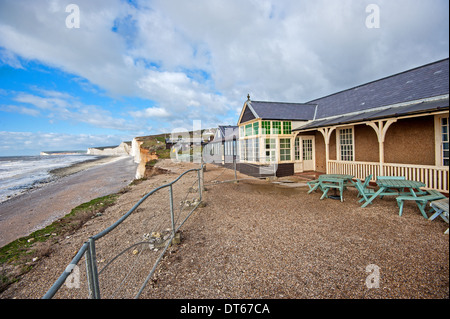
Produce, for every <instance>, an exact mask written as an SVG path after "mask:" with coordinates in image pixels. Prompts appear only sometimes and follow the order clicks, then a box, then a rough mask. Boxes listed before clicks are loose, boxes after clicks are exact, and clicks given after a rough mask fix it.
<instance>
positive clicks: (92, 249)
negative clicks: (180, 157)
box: [42, 164, 203, 299]
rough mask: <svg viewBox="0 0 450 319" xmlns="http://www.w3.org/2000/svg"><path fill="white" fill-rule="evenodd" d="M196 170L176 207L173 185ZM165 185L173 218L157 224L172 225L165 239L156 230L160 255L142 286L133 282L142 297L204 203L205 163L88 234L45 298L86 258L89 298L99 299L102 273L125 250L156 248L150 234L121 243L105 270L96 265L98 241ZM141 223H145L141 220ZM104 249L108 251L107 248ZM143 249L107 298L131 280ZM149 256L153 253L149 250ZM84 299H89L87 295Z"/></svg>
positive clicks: (49, 297) (144, 197)
mask: <svg viewBox="0 0 450 319" xmlns="http://www.w3.org/2000/svg"><path fill="white" fill-rule="evenodd" d="M195 172H197V176H194V177H191V180H193V182H192V184H191V185H186V183H185V182H183V181H182V182H180V184H183V186H184V187H185V188H186V186H188V187H187V189H188V191H187V193H186V194H185V196H184V197H183V196H181V197H180V196H178V195H177V196H178V197H177V198H176V200H178V201H179V202H180V207H179V208H178V209H177V208H176V201H175V196H174V193H175V192H174V187H177V186H176V185H175V184H176V183H177V182H178V181H180V180H182V177H184V176H186V175H187V174H188V173H194V174H195ZM186 179H187V178H186ZM195 184H198V190H196V191H197V192H198V197H197V198H196V199H195V200H192V201H188V200H187V196H188V194H189V193H190V192H191V191H192V189H193V187H194V186H195ZM189 186H190V187H189ZM165 188H168V189H169V192H168V199H169V206H170V220H169V218H168V216H167V218H166V219H164V220H163V222H160V223H159V224H160V225H158V227H163V224H167V223H169V225H168V226H169V227H167V228H166V231H167V234H165V236H164V240H162V238H163V235H164V234H161V232H154V233H156V234H157V235H158V236H156V237H158V239H161V241H160V243H159V248H160V249H159V250H157V249H154V250H157V251H158V252H159V255H157V254H156V255H154V254H153V255H152V256H154V257H152V258H150V260H151V262H153V267H152V268H151V270H150V271H149V272H148V273H147V272H145V274H146V277H145V279H144V280H143V281H141V283H140V286H139V285H138V284H137V285H136V284H135V283H133V285H132V286H133V287H140V288H139V291H138V292H137V293H136V294H134V292H133V294H134V298H139V297H140V296H141V294H142V292H143V290H144V288H145V287H146V285H147V284H148V282H149V280H150V279H151V277H152V276H153V274H154V273H155V270H156V268H157V266H158V264H159V262H160V261H161V259H162V258H163V256H164V254H165V253H166V251H167V249H168V248H169V246H170V245H171V243H172V242H173V239H174V238H175V236H176V234H177V232H178V231H179V229H180V228H181V226H182V225H183V224H184V223H185V222H186V220H187V219H188V218H189V217H190V216H191V214H192V213H193V212H194V211H195V209H196V208H197V207H198V206H199V205H200V203H201V202H202V189H203V164H202V165H201V167H200V168H195V169H190V170H187V171H185V172H183V173H182V174H180V175H179V176H178V177H177V178H176V179H174V180H173V181H172V182H170V183H167V184H165V185H162V186H159V187H156V188H154V189H153V190H152V191H150V192H149V193H147V194H146V195H144V196H143V197H142V198H141V199H140V200H139V201H138V202H137V203H136V204H135V205H134V206H133V207H132V208H131V209H130V210H129V211H128V212H127V213H126V214H124V215H123V216H122V217H121V218H119V219H118V220H117V221H116V222H115V223H114V224H112V225H111V226H110V227H108V228H107V229H105V230H103V231H101V232H100V233H98V234H96V235H94V236H91V237H89V239H88V240H87V241H86V242H84V243H83V245H82V246H81V248H80V249H79V250H78V252H77V253H76V255H75V257H73V259H72V261H71V262H70V263H69V265H68V266H67V267H66V268H65V270H64V271H63V273H62V274H61V275H60V276H59V278H58V279H57V280H56V281H55V283H54V284H53V285H52V287H51V288H50V289H49V290H48V291H47V293H46V294H45V295H44V296H43V297H42V298H43V299H51V298H53V297H54V296H55V294H56V293H57V292H58V291H60V288H61V287H63V285H64V284H65V283H66V280H67V279H68V278H69V276H70V275H71V274H72V272H73V271H74V269H79V268H78V264H79V263H80V261H81V260H82V259H83V258H84V260H85V264H86V269H85V271H86V273H85V275H86V284H87V288H88V294H89V298H92V299H100V297H101V291H103V290H102V288H101V285H102V284H103V281H104V280H103V279H102V280H100V279H99V275H102V276H103V274H104V273H106V272H107V270H108V269H109V267H110V266H111V265H112V264H113V263H114V262H117V261H118V260H119V259H120V257H122V256H124V255H126V252H128V251H130V250H131V249H136V247H139V246H144V247H147V248H148V250H149V251H150V252H151V253H152V251H153V250H152V249H151V248H153V247H154V245H155V241H154V240H152V239H150V237H151V236H150V233H149V234H148V236H147V237H146V238H144V240H143V241H142V240H140V241H137V242H134V243H132V244H131V245H128V246H127V247H126V248H123V245H122V247H121V249H122V250H121V251H120V253H117V252H114V254H115V255H114V256H113V257H112V256H110V257H111V259H110V261H109V262H108V263H106V265H105V266H104V267H103V269H101V270H100V271H98V269H97V266H98V264H99V261H98V252H96V249H97V241H98V240H99V239H101V238H104V237H105V236H106V235H108V234H110V233H111V232H112V231H113V230H114V229H115V228H116V227H118V226H120V225H121V224H122V223H123V222H124V221H125V220H127V219H128V218H129V217H130V216H131V215H132V214H133V213H139V214H141V213H142V212H138V207H140V206H141V205H143V203H144V202H145V201H146V200H147V199H148V198H149V197H150V196H152V195H154V196H156V195H157V193H159V191H161V190H162V189H165ZM178 190H179V192H178V193H181V188H180V189H178ZM185 202H189V205H184V203H185ZM184 208H187V211H186V212H185V213H183V214H182V213H181V212H182V211H183V209H184ZM149 210H151V207H150V208H149V209H148V210H147V211H149ZM176 210H178V214H177V216H176V215H175V211H176ZM164 215H166V214H164ZM150 217H152V216H150ZM153 217H154V216H153ZM164 217H165V216H164ZM140 224H142V223H140ZM133 225H136V224H133ZM144 226H147V230H148V228H149V227H148V225H144ZM166 226H167V225H166ZM136 227H137V226H136ZM152 227H153V226H152ZM155 227H156V226H155ZM155 229H156V228H155ZM153 239H154V238H153ZM115 241H117V242H120V243H121V244H122V243H123V242H124V240H123V238H119V239H116V240H115ZM105 250H107V249H105ZM135 251H137V250H133V253H134V252H135ZM142 251H143V250H140V251H139V253H136V255H137V257H136V259H134V261H133V265H132V267H130V268H128V269H126V271H125V274H124V275H123V277H122V279H117V278H114V279H115V287H114V288H113V289H110V290H113V291H114V292H113V293H112V294H111V296H108V298H110V297H114V296H115V295H116V293H117V291H119V290H120V289H121V288H123V287H124V283H125V281H126V280H130V279H129V278H130V274H131V273H133V271H134V270H135V266H136V264H137V260H138V259H137V258H138V257H139V256H141V252H142ZM109 253H110V252H109ZM104 255H105V252H103V254H102V256H104ZM148 255H150V253H149V254H148ZM151 262H150V263H149V262H145V264H146V265H151V264H152V263H151ZM142 264H144V263H142ZM118 268H124V267H123V266H122V265H119V267H118ZM141 272H142V271H141ZM113 277H118V276H113ZM142 278H144V276H142ZM142 278H141V279H142ZM105 281H106V278H105ZM84 298H86V296H85V297H84Z"/></svg>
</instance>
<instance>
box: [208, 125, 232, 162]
mask: <svg viewBox="0 0 450 319" xmlns="http://www.w3.org/2000/svg"><path fill="white" fill-rule="evenodd" d="M238 140H239V132H238V127H237V126H235V125H234V126H233V125H219V126H218V128H217V129H216V131H215V134H214V137H213V139H212V140H211V141H210V142H209V143H207V144H206V145H205V146H204V147H203V158H204V161H205V162H207V163H215V164H221V165H225V166H230V165H229V164H232V163H234V162H235V161H237V162H238V161H239V159H238V158H237V147H238V145H237V142H238Z"/></svg>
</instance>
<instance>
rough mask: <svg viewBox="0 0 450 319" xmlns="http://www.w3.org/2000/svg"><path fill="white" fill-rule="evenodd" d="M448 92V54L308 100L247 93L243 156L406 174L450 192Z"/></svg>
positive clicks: (283, 168) (284, 169)
mask: <svg viewBox="0 0 450 319" xmlns="http://www.w3.org/2000/svg"><path fill="white" fill-rule="evenodd" d="M448 93H449V59H448V58H447V59H443V60H440V61H437V62H434V63H430V64H426V65H423V66H421V67H417V68H414V69H411V70H408V71H405V72H402V73H398V74H395V75H392V76H389V77H386V78H382V79H380V80H377V81H373V82H369V83H366V84H362V85H359V86H356V87H354V88H350V89H347V90H344V91H341V92H337V93H334V94H331V95H328V96H325V97H322V98H318V99H315V100H312V101H309V102H306V103H280V102H261V101H252V100H250V97H248V100H247V101H246V102H245V103H244V106H243V108H242V111H241V114H240V117H239V121H238V127H239V146H240V148H239V155H240V162H241V164H248V165H251V166H257V167H261V168H262V167H266V166H267V165H269V164H271V165H275V166H276V175H277V176H286V175H292V174H295V173H301V172H305V171H315V172H320V173H330V174H331V173H342V174H351V175H354V176H355V177H356V178H361V179H363V178H365V177H366V176H367V175H370V174H372V175H373V179H375V178H376V176H380V175H398V176H406V177H407V178H408V179H414V180H420V181H422V182H424V183H425V184H426V185H427V187H428V188H433V189H437V190H440V191H445V192H448V188H449V186H448V182H449V180H448V171H449V169H448V164H449V141H448V114H449V113H448V111H449V103H448V98H449V97H448ZM241 168H243V172H246V171H245V166H242V167H241ZM246 173H248V172H246Z"/></svg>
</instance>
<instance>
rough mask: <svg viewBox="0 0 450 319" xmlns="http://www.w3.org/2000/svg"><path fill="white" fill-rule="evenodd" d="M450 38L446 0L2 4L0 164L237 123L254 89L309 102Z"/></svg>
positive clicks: (434, 56) (411, 60)
mask: <svg viewBox="0 0 450 319" xmlns="http://www.w3.org/2000/svg"><path fill="white" fill-rule="evenodd" d="M448 39H449V1H448V0H367V1H366V0H303V1H302V0H190V1H182V0H154V1H153V0H148V1H140V0H133V1H124V0H96V1H90V0H87V1H85V0H68V1H64V0H48V1H44V0H29V1H28V0H0V156H13V155H36V154H39V152H40V151H57V150H59V151H60V150H85V149H87V148H88V147H96V146H112V145H118V144H120V143H121V142H122V141H130V140H132V139H133V137H136V136H144V135H153V134H161V133H171V132H172V131H177V130H178V131H179V130H180V129H182V130H192V129H193V127H196V128H197V127H198V123H201V128H202V129H206V128H214V127H217V126H218V125H236V124H237V121H238V119H239V114H240V112H241V109H242V106H243V104H244V102H245V101H246V99H247V94H250V97H251V99H252V100H258V101H278V102H299V103H302V102H308V101H310V100H313V99H316V98H319V97H322V96H325V95H328V94H332V93H335V92H338V91H341V90H344V89H348V88H351V87H353V86H357V85H360V84H363V83H367V82H370V81H373V80H377V79H380V78H382V77H385V76H389V75H392V74H395V73H398V72H402V71H406V70H408V69H411V68H414V67H417V66H421V65H424V64H427V63H430V62H434V61H437V60H440V59H444V58H448V56H449V40H448ZM194 121H196V122H195V123H197V124H194ZM198 121H200V122H198Z"/></svg>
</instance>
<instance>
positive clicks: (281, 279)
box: [0, 161, 449, 299]
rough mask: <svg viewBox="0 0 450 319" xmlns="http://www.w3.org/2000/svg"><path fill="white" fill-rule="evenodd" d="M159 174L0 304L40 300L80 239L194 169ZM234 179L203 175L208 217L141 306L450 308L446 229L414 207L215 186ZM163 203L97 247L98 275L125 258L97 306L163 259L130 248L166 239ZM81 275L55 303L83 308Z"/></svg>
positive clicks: (191, 181) (186, 189) (160, 199)
mask: <svg viewBox="0 0 450 319" xmlns="http://www.w3.org/2000/svg"><path fill="white" fill-rule="evenodd" d="M158 166H160V167H163V168H166V169H167V170H168V172H167V173H166V174H161V175H155V176H153V177H151V178H149V179H148V180H146V181H144V182H142V183H140V184H138V185H135V186H132V188H131V190H130V191H129V192H127V193H125V194H123V195H121V196H120V198H119V200H118V203H117V204H116V205H114V206H113V207H110V208H108V209H107V210H106V211H105V213H104V214H103V215H102V216H100V217H97V218H95V219H92V220H91V221H89V222H88V223H87V224H86V225H85V226H84V227H83V228H81V229H80V230H79V231H77V232H76V233H75V234H73V235H71V236H70V237H69V238H61V239H60V240H59V242H58V243H57V244H55V245H54V246H53V247H52V253H51V254H50V256H49V257H47V258H42V259H41V260H38V261H37V262H36V264H35V267H34V268H33V270H32V271H30V272H29V273H28V274H26V275H25V276H24V277H23V278H22V280H21V281H19V282H18V283H16V284H14V285H12V286H10V287H9V289H8V290H6V291H5V292H4V293H3V294H2V295H1V296H0V297H1V298H40V297H42V296H43V295H44V294H45V292H46V291H47V290H48V289H49V288H50V286H51V285H52V284H53V282H54V281H55V280H56V279H57V278H58V276H59V275H60V274H61V273H62V271H63V270H64V269H65V267H66V266H67V264H68V263H69V262H70V260H71V259H72V258H73V256H74V255H75V253H76V252H77V251H78V249H79V248H80V247H81V245H82V244H83V242H84V241H86V239H87V238H88V237H89V236H92V235H94V234H96V233H98V232H99V231H101V230H103V229H105V228H106V227H108V226H109V225H111V224H112V223H114V222H115V221H116V220H117V219H118V218H119V217H120V216H121V215H123V214H124V213H125V212H126V211H128V210H129V209H130V208H131V207H132V206H133V205H134V204H135V203H136V202H137V201H138V200H139V199H140V198H141V197H142V196H143V195H144V194H145V193H147V192H148V191H150V190H152V189H153V188H155V187H157V186H160V185H163V184H165V183H167V182H170V181H172V180H173V179H174V178H176V177H177V176H178V175H179V174H180V173H181V172H183V171H184V170H186V169H187V168H193V167H198V165H195V164H189V163H184V164H181V163H172V162H170V161H163V162H161V163H159V164H158ZM245 177H247V176H245V175H242V174H238V178H245ZM233 178H234V173H233V172H232V171H231V170H227V169H223V168H220V167H216V166H213V165H209V164H208V165H207V170H206V172H205V187H206V191H205V192H204V193H203V199H204V203H205V204H206V206H205V207H201V208H198V209H197V210H196V211H195V212H194V213H193V214H192V216H191V217H190V218H189V219H188V220H187V221H186V223H185V224H184V225H183V226H182V228H181V238H182V242H181V244H179V245H173V246H171V247H170V248H169V249H168V251H167V252H166V254H165V255H164V257H163V259H162V262H161V263H160V265H159V266H158V268H157V270H156V272H155V274H154V275H153V276H152V278H151V280H150V281H149V283H148V285H147V286H146V287H145V289H144V291H143V293H142V295H141V298H157V299H158V298H164V299H165V298H172V299H175V298H257V299H259V298H302V299H303V298H318V299H323V298H370V299H372V298H374V299H378V298H449V237H448V235H444V234H443V232H444V231H445V229H447V227H448V224H446V223H444V222H443V221H442V220H441V219H439V220H437V219H436V220H434V221H432V222H430V221H428V220H425V219H424V218H423V217H422V215H421V214H420V212H419V210H418V209H417V207H415V206H414V204H412V203H407V204H408V205H406V204H405V208H404V212H403V216H402V217H399V216H398V208H397V204H396V202H395V199H393V198H384V199H377V200H375V202H374V203H373V204H372V205H369V207H366V208H361V207H360V204H359V203H358V201H357V197H356V195H357V192H356V191H355V190H354V189H352V188H349V189H348V190H346V191H345V193H344V198H345V202H344V203H341V202H340V201H339V200H333V199H325V200H319V198H320V196H321V193H320V192H317V193H312V194H309V195H308V194H307V190H308V188H307V187H305V186H302V184H301V181H300V180H297V179H296V178H295V177H290V178H287V179H289V180H291V181H292V182H298V183H295V184H294V183H291V184H288V185H289V186H295V187H288V186H283V185H282V184H274V183H271V182H269V181H266V180H255V179H254V180H242V181H240V182H239V183H215V181H217V180H218V181H225V180H231V179H233ZM284 179H286V178H284ZM192 187H193V188H194V189H192ZM195 188H196V173H195V174H193V173H189V174H187V175H186V176H185V177H184V178H183V179H182V180H180V182H178V183H176V184H175V186H174V194H175V198H174V206H175V212H176V222H177V225H179V223H180V222H181V220H183V219H184V217H185V216H187V214H188V213H189V211H190V207H187V206H186V204H185V201H186V200H192V199H194V198H195V197H198V193H196V192H195ZM152 197H153V196H152ZM168 200H169V199H168V190H167V189H163V191H162V192H161V191H160V192H158V193H156V194H155V196H154V198H152V199H151V200H148V201H147V202H144V203H143V204H142V205H141V206H140V207H139V208H138V210H137V211H136V213H135V214H132V215H131V216H130V217H129V218H128V219H127V220H126V221H125V222H124V223H123V225H122V226H121V227H117V228H116V229H115V230H114V231H113V232H111V233H110V235H108V236H107V237H104V238H102V239H100V240H99V241H97V247H96V250H97V254H98V255H97V262H98V268H99V270H101V269H103V267H105V265H107V264H108V262H109V261H111V259H112V258H114V256H115V255H117V254H118V253H120V252H124V253H123V254H122V255H121V256H120V257H119V258H117V259H116V260H115V261H114V262H113V263H111V265H110V266H108V267H106V268H105V270H104V271H102V273H101V274H100V283H101V293H102V298H132V297H133V296H134V295H135V294H136V293H137V291H138V290H139V287H140V285H141V283H142V282H143V280H144V279H145V278H146V276H147V274H148V273H149V271H150V269H151V268H152V267H153V264H154V261H155V260H156V259H157V258H158V257H159V256H160V254H161V251H162V250H161V249H160V250H158V251H154V249H150V248H149V246H148V244H145V245H144V244H138V245H136V246H133V247H131V248H130V246H132V245H133V244H135V243H139V242H142V241H143V240H144V239H147V240H148V238H149V237H148V236H147V237H146V238H145V234H151V233H152V232H154V233H160V234H161V236H164V234H165V231H166V229H167V228H169V227H170V217H169V213H168V209H167V203H168ZM180 204H183V205H180ZM410 204H411V205H410ZM367 267H369V269H370V270H371V271H373V269H377V270H378V272H379V275H380V276H379V287H378V288H370V289H369V288H368V287H367V285H366V279H367V278H368V276H373V275H374V273H373V272H367V271H366V269H367ZM84 272H85V267H84V259H82V261H81V263H80V268H79V273H80V279H81V280H80V287H79V288H68V287H67V286H63V287H62V288H61V290H60V291H59V292H58V293H57V295H56V296H55V298H86V297H87V289H86V284H85V281H86V280H85V274H84ZM369 278H370V277H369ZM124 279H125V280H124ZM118 287H119V288H118Z"/></svg>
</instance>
